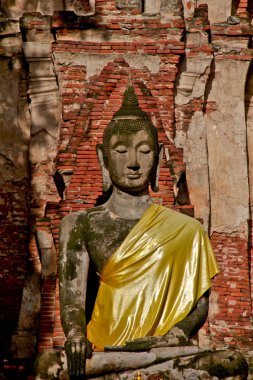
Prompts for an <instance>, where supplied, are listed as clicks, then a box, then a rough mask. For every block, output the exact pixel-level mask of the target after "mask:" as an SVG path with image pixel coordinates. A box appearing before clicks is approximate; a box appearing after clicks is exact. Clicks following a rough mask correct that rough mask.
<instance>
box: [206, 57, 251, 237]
mask: <svg viewBox="0 0 253 380" xmlns="http://www.w3.org/2000/svg"><path fill="white" fill-rule="evenodd" d="M248 67H249V62H243V61H230V60H220V61H219V60H216V64H215V78H214V79H213V81H212V85H211V88H210V94H209V96H208V101H215V102H216V103H217V104H218V105H219V107H218V109H216V110H214V111H212V112H210V113H207V114H206V116H205V121H206V132H207V145H208V163H209V173H210V196H211V231H212V232H214V231H216V232H225V233H239V234H242V236H245V237H246V238H247V233H248V226H247V221H248V219H249V186H248V173H247V147H246V122H245V110H244V87H245V80H246V75H247V71H248ZM235 78H236V80H235Z"/></svg>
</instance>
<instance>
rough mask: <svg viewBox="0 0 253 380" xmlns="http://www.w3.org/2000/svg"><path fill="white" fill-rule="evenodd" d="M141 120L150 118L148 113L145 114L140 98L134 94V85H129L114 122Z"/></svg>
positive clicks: (114, 116)
mask: <svg viewBox="0 0 253 380" xmlns="http://www.w3.org/2000/svg"><path fill="white" fill-rule="evenodd" d="M131 117H132V118H133V119H136V118H141V119H149V116H148V114H147V113H146V112H144V111H143V110H142V109H141V108H140V106H139V102H138V98H137V96H136V94H135V92H134V88H133V86H132V85H128V87H127V89H126V91H125V93H124V97H123V102H122V105H121V107H120V109H119V110H118V111H117V112H115V114H114V115H113V119H112V120H119V119H124V118H126V119H129V118H131Z"/></svg>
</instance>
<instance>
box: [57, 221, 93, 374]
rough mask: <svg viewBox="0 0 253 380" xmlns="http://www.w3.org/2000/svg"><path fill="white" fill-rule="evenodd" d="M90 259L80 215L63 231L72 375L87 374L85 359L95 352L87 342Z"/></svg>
mask: <svg viewBox="0 0 253 380" xmlns="http://www.w3.org/2000/svg"><path fill="white" fill-rule="evenodd" d="M88 268H89V256H88V253H87V250H86V248H85V245H84V242H83V238H82V229H81V225H80V224H78V214H70V215H68V216H67V217H65V218H64V219H63V220H62V223H61V231H60V259H59V288H60V310H61V322H62V327H63V330H64V332H65V335H66V338H67V340H66V343H65V350H66V354H67V359H68V368H69V374H70V375H71V376H77V375H83V374H84V372H85V357H87V356H89V355H90V353H91V349H90V344H89V342H88V341H87V339H86V320H85V299H86V288H87V275H88Z"/></svg>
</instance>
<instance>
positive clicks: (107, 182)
mask: <svg viewBox="0 0 253 380" xmlns="http://www.w3.org/2000/svg"><path fill="white" fill-rule="evenodd" d="M96 151H97V156H98V159H99V163H100V167H101V171H102V178H103V191H108V190H109V189H110V187H111V186H112V181H111V178H110V174H109V170H108V169H107V163H106V158H105V155H104V146H103V144H97V145H96Z"/></svg>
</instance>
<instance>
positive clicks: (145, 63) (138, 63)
mask: <svg viewBox="0 0 253 380" xmlns="http://www.w3.org/2000/svg"><path fill="white" fill-rule="evenodd" d="M117 57H118V55H116V54H103V56H101V55H98V54H83V53H75V54H73V53H58V52H54V58H55V61H56V63H57V64H59V65H65V66H75V65H79V66H86V68H87V79H88V78H90V77H92V76H94V75H98V74H99V73H100V72H101V71H102V69H103V67H104V66H105V65H106V64H107V63H108V62H110V61H111V62H112V61H114V59H115V58H117ZM122 57H123V58H124V59H125V60H126V62H127V63H128V64H129V65H130V66H132V67H135V68H139V69H143V68H145V67H146V68H147V69H148V70H149V71H150V72H151V73H153V74H155V73H157V72H158V71H159V68H160V58H159V57H158V56H151V55H148V54H138V56H137V55H133V54H124V55H122Z"/></svg>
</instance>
